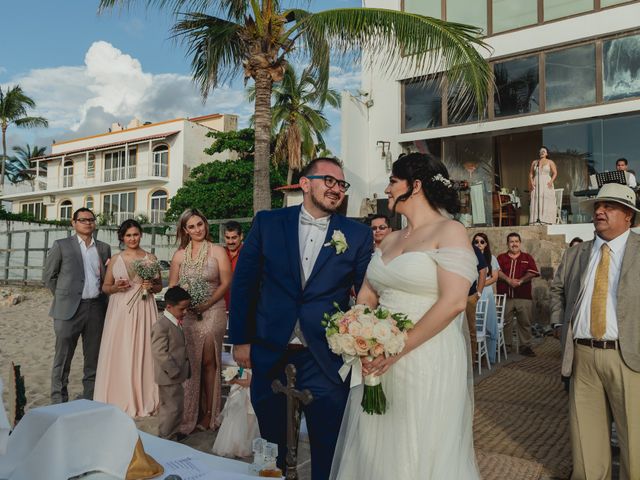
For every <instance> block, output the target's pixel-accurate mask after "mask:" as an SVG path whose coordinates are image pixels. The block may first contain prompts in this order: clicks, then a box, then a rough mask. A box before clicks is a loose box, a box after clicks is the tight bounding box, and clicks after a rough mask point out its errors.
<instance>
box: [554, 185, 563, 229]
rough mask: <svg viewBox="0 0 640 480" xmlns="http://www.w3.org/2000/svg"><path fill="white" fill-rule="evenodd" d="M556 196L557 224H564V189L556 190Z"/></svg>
mask: <svg viewBox="0 0 640 480" xmlns="http://www.w3.org/2000/svg"><path fill="white" fill-rule="evenodd" d="M554 192H555V194H556V224H560V223H562V196H563V194H564V188H556V189H555V190H554Z"/></svg>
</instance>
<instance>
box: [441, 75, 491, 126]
mask: <svg viewBox="0 0 640 480" xmlns="http://www.w3.org/2000/svg"><path fill="white" fill-rule="evenodd" d="M459 91H460V87H459V85H456V84H452V83H449V85H448V89H447V125H454V124H456V123H468V122H477V121H478V106H477V105H476V103H475V101H474V102H471V103H468V102H467V103H464V104H463V103H462V102H461V100H460V96H459V95H458V92H459ZM482 118H483V119H484V118H486V110H485V111H484V112H483V115H482Z"/></svg>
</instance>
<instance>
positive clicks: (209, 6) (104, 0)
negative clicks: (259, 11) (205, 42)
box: [98, 0, 248, 21]
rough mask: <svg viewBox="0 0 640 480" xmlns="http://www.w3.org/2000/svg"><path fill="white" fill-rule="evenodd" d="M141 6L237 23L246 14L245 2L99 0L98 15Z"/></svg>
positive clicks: (175, 13) (217, 0) (242, 0)
mask: <svg viewBox="0 0 640 480" xmlns="http://www.w3.org/2000/svg"><path fill="white" fill-rule="evenodd" d="M139 4H142V5H144V6H145V7H146V8H149V9H150V8H157V9H160V10H167V11H168V12H170V13H172V14H174V15H178V14H179V13H181V12H192V13H204V12H208V13H215V14H218V15H224V16H226V17H227V18H228V19H229V20H235V21H239V20H241V19H243V18H244V16H245V15H246V13H247V8H248V2H247V1H246V0H100V3H99V4H98V13H105V12H107V11H108V10H113V9H122V10H123V9H128V8H131V7H134V6H136V5H139Z"/></svg>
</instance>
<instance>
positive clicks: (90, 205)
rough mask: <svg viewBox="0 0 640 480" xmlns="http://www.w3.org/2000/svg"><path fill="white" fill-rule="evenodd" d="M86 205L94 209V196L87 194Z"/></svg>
mask: <svg viewBox="0 0 640 480" xmlns="http://www.w3.org/2000/svg"><path fill="white" fill-rule="evenodd" d="M84 206H85V207H86V208H88V209H89V210H93V197H92V196H91V195H87V196H86V197H85V198H84Z"/></svg>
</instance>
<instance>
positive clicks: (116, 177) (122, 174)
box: [104, 165, 136, 182]
mask: <svg viewBox="0 0 640 480" xmlns="http://www.w3.org/2000/svg"><path fill="white" fill-rule="evenodd" d="M133 178H136V166H135V165H130V166H128V167H124V168H109V169H106V170H105V171H104V181H105V182H118V181H120V180H131V179H133Z"/></svg>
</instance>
